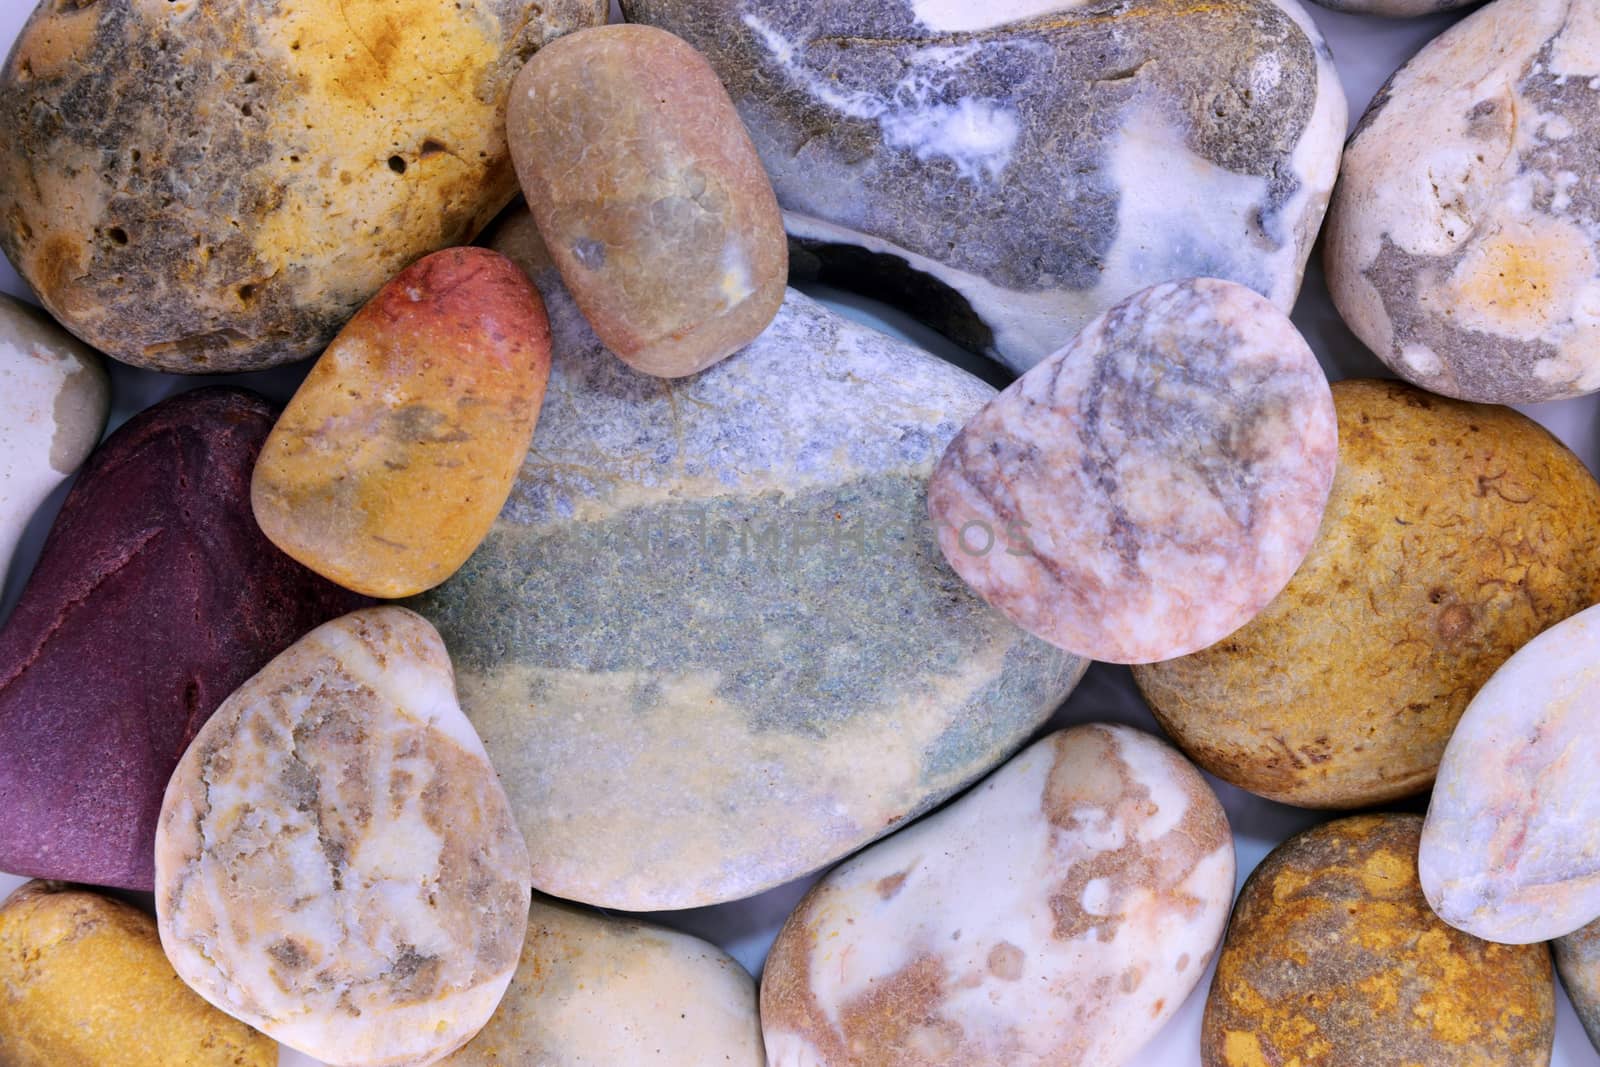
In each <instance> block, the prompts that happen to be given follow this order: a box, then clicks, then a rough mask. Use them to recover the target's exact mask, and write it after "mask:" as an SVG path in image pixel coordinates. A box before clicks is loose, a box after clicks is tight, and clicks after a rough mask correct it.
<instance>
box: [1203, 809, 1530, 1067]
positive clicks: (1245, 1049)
mask: <svg viewBox="0 0 1600 1067" xmlns="http://www.w3.org/2000/svg"><path fill="white" fill-rule="evenodd" d="M1421 829H1422V819H1421V818H1419V817H1418V816H1415V815H1360V816H1356V817H1354V818H1349V819H1341V820H1338V821H1337V822H1331V823H1326V824H1324V825H1322V826H1318V827H1315V828H1314V829H1311V830H1307V831H1306V832H1305V833H1302V834H1300V835H1298V836H1296V837H1293V838H1290V839H1289V840H1288V841H1286V842H1284V843H1283V844H1281V845H1279V846H1278V847H1277V848H1275V849H1274V850H1273V851H1272V853H1271V854H1270V855H1269V856H1268V857H1267V858H1266V859H1265V860H1264V861H1263V862H1262V863H1261V865H1260V866H1259V867H1257V868H1256V869H1255V871H1254V872H1252V874H1251V875H1250V880H1249V881H1247V882H1246V883H1245V887H1244V890H1243V892H1241V893H1240V895H1239V902H1238V905H1237V906H1236V907H1235V908H1234V912H1233V921H1232V923H1231V924H1230V925H1229V927H1228V939H1227V941H1226V942H1225V943H1224V944H1223V946H1222V955H1221V956H1220V957H1218V959H1217V976H1216V978H1215V980H1214V981H1213V982H1212V985H1211V995H1210V996H1209V997H1208V998H1207V1000H1206V1012H1205V1019H1204V1022H1203V1024H1202V1029H1201V1038H1200V1049H1201V1063H1202V1064H1203V1065H1204V1067H1265V1065H1268V1064H1274V1065H1276V1064H1298V1065H1300V1067H1353V1065H1358V1064H1360V1065H1369V1064H1370V1065H1373V1067H1377V1065H1379V1064H1389V1065H1395V1067H1399V1065H1402V1064H1404V1065H1420V1064H1426V1065H1428V1067H1544V1065H1547V1064H1549V1062H1550V1050H1551V1044H1552V1042H1553V1041H1554V1039H1555V1029H1556V1004H1555V983H1554V982H1553V981H1552V978H1551V973H1550V954H1549V952H1547V951H1546V950H1545V948H1544V946H1542V945H1515V946H1512V945H1494V944H1490V943H1489V942H1487V941H1480V940H1478V939H1477V938H1475V937H1470V936H1468V935H1466V934H1464V933H1462V932H1460V931H1459V930H1452V929H1451V928H1450V927H1448V926H1446V925H1445V924H1444V923H1442V922H1440V921H1439V919H1438V917H1437V916H1435V915H1434V914H1433V912H1431V911H1430V910H1428V902H1427V901H1426V900H1425V899H1423V896H1422V887H1421V886H1419V885H1418V884H1417V838H1418V836H1419V834H1420V832H1421Z"/></svg>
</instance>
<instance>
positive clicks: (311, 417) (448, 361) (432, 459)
mask: <svg viewBox="0 0 1600 1067" xmlns="http://www.w3.org/2000/svg"><path fill="white" fill-rule="evenodd" d="M549 376H550V324H549V322H548V321H547V320H546V318H545V313H544V301H543V300H541V299H540V297H539V294H538V291H537V290H535V289H534V288H533V284H532V283H531V282H529V281H528V279H527V276H526V275H524V274H523V273H522V271H521V269H520V268H518V267H517V266H516V264H514V263H512V262H511V261H510V260H508V259H506V258H505V257H504V256H501V255H499V254H498V253H495V252H491V251H489V250H487V249H483V248H451V249H447V250H445V251H443V252H437V253H435V254H433V255H431V256H428V257H426V258H425V259H423V260H421V261H420V262H418V263H416V264H413V265H412V266H411V267H408V268H407V269H406V270H404V271H402V272H401V273H400V274H399V275H398V276H397V277H396V278H395V279H394V280H393V281H391V282H390V283H389V284H388V285H386V286H384V288H383V289H382V290H381V291H380V292H379V293H378V295H377V296H376V297H375V298H374V299H373V301H372V302H371V303H370V304H368V305H367V306H366V307H365V308H363V309H362V311H361V313H360V314H358V315H357V316H356V317H355V318H354V319H353V320H351V322H350V324H349V325H347V326H346V327H345V328H344V330H343V331H342V332H341V333H340V334H339V336H338V338H337V339H335V340H334V342H333V344H332V345H331V346H330V347H329V348H328V350H327V351H326V352H325V353H323V355H322V358H321V359H320V360H318V361H317V365H316V366H315V367H314V368H312V371H311V374H310V375H309V376H308V377H307V378H306V380H305V383H304V384H303V385H301V387H300V391H299V392H297V393H296V394H295V396H294V399H293V400H292V401H290V402H289V406H288V408H287V409H286V410H285V411H284V413H283V416H282V417H281V418H279V420H278V424H277V426H275V427H274V428H273V430H272V435H271V436H270V437H268V438H267V443H266V445H265V446H263V447H262V449H261V458H260V459H259V460H258V461H257V463H256V468H255V477H254V480H253V482H252V483H251V503H252V505H253V507H254V509H255V516H256V519H257V521H258V522H260V524H261V529H262V530H263V531H264V532H265V533H266V535H267V536H268V537H269V538H271V539H272V541H273V543H274V544H276V545H277V546H278V547H279V548H281V549H283V551H284V552H286V553H288V554H289V555H290V556H293V557H294V558H295V559H297V560H299V561H300V562H301V563H304V564H305V565H306V566H307V567H310V568H311V569H312V570H314V571H316V572H317V573H319V574H321V575H323V576H324V577H326V578H329V579H331V580H332V581H335V582H338V583H339V584H340V585H342V586H345V587H346V588H348V589H354V590H356V591H357V592H361V593H366V594H368V595H370V596H378V597H391V598H393V597H403V596H411V595H413V594H415V593H420V592H422V591H423V590H424V589H430V588H432V587H433V586H435V585H438V584H439V583H440V582H442V581H444V580H445V579H446V578H448V577H450V575H452V574H454V573H455V572H456V569H457V568H458V567H460V566H461V564H462V563H463V562H465V561H466V559H467V557H468V556H470V555H471V554H472V551H473V549H475V548H477V547H478V543H479V542H480V541H482V540H483V537H484V535H485V534H487V533H488V532H489V527H490V525H491V524H492V523H493V522H494V520H495V516H496V515H498V514H499V513H500V508H501V506H502V505H503V504H505V502H506V497H507V496H508V495H510V493H511V486H512V484H513V483H514V482H515V481H516V477H517V471H518V470H519V469H521V466H522V459H523V457H524V456H525V455H526V454H527V451H528V442H529V441H530V440H531V439H532V438H533V427H534V423H535V422H536V421H537V419H538V417H539V405H540V404H541V403H542V402H543V399H544V387H545V382H546V380H547V379H548V378H549Z"/></svg>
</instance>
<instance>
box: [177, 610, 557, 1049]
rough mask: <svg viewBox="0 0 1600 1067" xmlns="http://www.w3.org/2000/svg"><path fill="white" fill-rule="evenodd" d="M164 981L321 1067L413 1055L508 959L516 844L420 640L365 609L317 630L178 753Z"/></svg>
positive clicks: (488, 1004) (435, 648) (445, 678)
mask: <svg viewBox="0 0 1600 1067" xmlns="http://www.w3.org/2000/svg"><path fill="white" fill-rule="evenodd" d="M155 851H156V917H157V922H158V923H159V926H160V931H161V943H162V945H163V946H164V947H165V948H166V951H167V955H168V957H169V958H171V960H172V963H173V966H174V967H176V968H177V970H178V973H179V974H180V975H181V976H182V977H183V980H184V981H185V982H188V983H189V985H190V986H192V987H193V988H194V989H195V990H196V991H197V992H198V993H199V994H200V995H201V996H203V997H205V998H206V999H207V1000H209V1001H211V1003H213V1004H215V1005H217V1006H218V1007H220V1008H222V1009H223V1010H224V1011H226V1012H228V1013H229V1014H230V1015H233V1016H234V1017H235V1018H238V1019H243V1020H244V1021H245V1022H248V1023H250V1024H251V1025H253V1026H255V1027H257V1028H258V1029H260V1030H261V1031H263V1032H264V1033H267V1034H269V1035H271V1036H272V1037H274V1038H276V1039H277V1040H279V1041H281V1042H283V1043H284V1044H286V1045H288V1046H290V1047H291V1048H295V1049H299V1050H300V1051H302V1052H305V1053H306V1054H308V1055H310V1056H313V1057H316V1058H317V1059H320V1060H323V1061H324V1062H326V1063H329V1064H333V1065H335V1067H401V1065H417V1064H425V1063H432V1062H434V1061H436V1060H437V1059H438V1058H439V1057H441V1056H443V1055H444V1054H446V1053H448V1052H451V1051H453V1050H454V1049H456V1048H458V1047H459V1046H460V1045H462V1044H463V1043H464V1042H466V1041H467V1040H468V1039H469V1038H471V1037H472V1035H473V1034H475V1033H476V1032H477V1031H478V1030H479V1029H480V1028H481V1027H482V1026H483V1025H484V1024H485V1023H486V1022H488V1021H489V1017H490V1015H491V1014H492V1013H493V1012H494V1008H495V1005H496V1004H498V1003H499V1002H500V998H501V996H502V995H503V994H504V993H505V990H506V987H507V985H509V984H510V982H511V975H512V972H513V971H514V970H515V968H516V964H517V957H518V954H519V953H520V952H521V949H522V939H523V934H524V932H525V930H526V928H527V919H528V902H529V892H528V850H527V847H526V846H525V845H524V844H523V841H522V837H521V835H520V834H519V833H518V832H517V828H516V824H515V822H514V820H513V819H512V817H511V812H510V809H509V807H508V806H507V804H506V797H505V793H504V792H503V791H502V790H501V788H500V784H499V782H498V781H497V780H496V779H495V774H494V768H493V767H491V766H490V765H489V761H488V757H487V756H486V755H485V754H484V751H483V745H482V743H481V742H480V741H479V740H478V736H477V734H475V733H474V732H473V730H472V726H471V724H470V723H468V722H467V719H466V716H464V715H462V714H461V709H460V707H459V706H458V705H457V703H456V695H455V689H454V686H453V685H452V677H451V668H450V657H449V655H448V654H447V653H446V652H445V647H444V643H443V642H442V641H440V640H439V635H438V634H437V633H436V632H435V631H434V629H433V627H431V626H429V625H428V624H427V622H426V621H425V620H424V619H422V618H420V617H419V616H417V615H415V614H413V613H412V612H409V611H406V610H405V609H404V608H396V607H381V608H369V609H367V610H365V611H360V612H356V613H355V614H352V615H347V616H345V617H344V618H341V619H336V620H334V621H333V622H330V623H327V624H325V625H323V626H320V627H318V628H317V629H316V630H313V631H312V632H311V633H309V634H307V635H306V636H305V637H304V638H302V639H301V640H299V641H298V642H296V643H295V644H294V646H293V647H291V648H290V649H289V650H288V651H286V652H285V653H283V655H281V656H279V657H278V658H277V659H275V660H273V661H272V662H271V663H270V664H268V665H267V667H266V668H265V669H264V670H263V671H262V672H261V673H260V674H258V675H256V676H255V677H254V678H252V679H250V681H248V682H246V683H245V684H244V685H243V686H241V687H240V688H239V690H238V692H236V693H234V694H233V696H231V697H229V698H228V700H227V702H226V703H224V704H223V706H222V707H221V708H218V709H217V714H216V715H215V716H214V717H213V718H212V720H211V722H209V723H207V724H206V728H205V729H204V730H202V731H201V732H200V735H199V736H198V737H197V738H195V742H194V745H193V746H192V747H191V748H190V749H189V751H188V752H187V753H185V754H184V757H183V760H182V762H181V763H179V765H178V769H177V771H176V772H175V773H174V774H173V776H172V783H171V785H170V786H169V787H168V788H167V794H166V798H165V800H164V802H163V804H162V807H161V824H160V829H159V831H158V833H157V835H156V848H155Z"/></svg>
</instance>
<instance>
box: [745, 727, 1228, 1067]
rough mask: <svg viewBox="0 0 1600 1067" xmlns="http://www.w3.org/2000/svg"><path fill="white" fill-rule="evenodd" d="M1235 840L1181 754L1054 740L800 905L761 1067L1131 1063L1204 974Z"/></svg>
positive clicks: (1109, 733) (780, 970)
mask: <svg viewBox="0 0 1600 1067" xmlns="http://www.w3.org/2000/svg"><path fill="white" fill-rule="evenodd" d="M1233 878H1234V856H1233V837H1232V834H1231V833H1230V832H1229V829H1228V822H1227V818H1226V816H1225V815H1224V814H1223V811H1222V806H1221V805H1220V804H1219V803H1218V802H1217V798H1216V796H1215V795H1214V794H1213V793H1212V792H1211V789H1210V787H1209V786H1207V785H1206V783H1205V781H1204V779H1202V778H1201V777H1200V775H1199V774H1198V773H1197V772H1196V771H1195V769H1194V768H1193V767H1191V766H1190V765H1189V764H1188V763H1187V762H1186V761H1185V760H1184V759H1183V758H1182V757H1181V756H1179V755H1178V754H1177V753H1176V752H1174V751H1173V750H1172V749H1170V748H1168V747H1167V746H1166V745H1165V744H1163V743H1161V742H1160V741H1157V740H1156V739H1155V738H1153V737H1150V736H1149V735H1147V734H1143V733H1140V732H1139V731H1137V730H1132V729H1128V728H1127V727H1122V726H1098V725H1095V726H1080V727H1076V728H1074V729H1071V730H1065V731H1062V732H1060V733H1056V734H1053V735H1051V736H1050V737H1047V738H1045V739H1044V740H1042V741H1040V742H1038V743H1036V744H1035V745H1033V746H1032V747H1031V748H1029V749H1027V750H1026V751H1025V752H1023V753H1022V754H1021V755H1020V756H1018V757H1017V758H1016V759H1014V760H1012V761H1011V762H1010V763H1009V764H1007V765H1006V766H1005V767H1003V768H1002V769H1001V770H999V771H998V772H996V773H995V774H994V775H993V776H991V777H990V778H989V779H987V780H986V781H984V782H982V783H981V784H979V785H978V786H977V787H976V788H974V789H973V791H972V792H971V793H969V794H968V795H967V796H966V797H964V798H963V799H961V800H959V801H957V802H956V803H955V804H953V805H951V806H950V807H949V808H947V809H945V810H944V811H942V812H940V813H939V814H937V815H934V816H931V817H929V818H927V819H925V820H923V821H922V822H920V823H918V824H917V825H915V826H913V827H911V828H910V829H908V830H905V831H902V832H901V833H899V834H897V835H895V836H894V837H892V838H890V839H889V840H887V841H885V842H883V843H882V844H879V845H876V846H874V847H873V848H870V849H868V850H867V851H866V852H864V853H862V854H861V855H859V856H857V857H856V858H855V859H852V860H850V861H848V862H847V863H845V864H843V865H842V866H840V867H838V868H836V869H835V870H834V871H833V872H831V873H830V874H828V875H827V876H826V877H825V878H824V879H823V880H822V881H821V882H820V883H819V884H818V885H817V887H816V888H815V889H813V890H812V891H811V893H810V894H809V895H808V896H807V897H806V898H805V899H804V900H803V901H801V903H800V906H799V908H798V909H797V910H796V911H795V913H794V914H793V915H792V916H790V918H789V921H788V922H787V923H786V924H785V926H784V928H783V931H782V932H781V933H780V934H779V935H778V940H777V943H776V944H775V945H774V946H773V949H772V954H771V955H770V956H769V957H768V959H767V966H766V972H765V974H764V976H763V979H762V986H761V1024H762V1029H763V1032H764V1034H765V1036H766V1045H767V1057H768V1061H769V1062H770V1063H771V1064H772V1067H846V1065H849V1067H945V1065H948V1064H957V1063H958V1064H961V1065H962V1067H1046V1065H1055V1064H1094V1065H1095V1067H1116V1065H1117V1064H1121V1063H1126V1062H1128V1061H1129V1060H1130V1059H1131V1058H1132V1057H1133V1055H1134V1054H1135V1053H1136V1052H1137V1051H1138V1049H1139V1048H1140V1047H1142V1046H1143V1045H1144V1044H1145V1043H1146V1042H1147V1041H1148V1040H1149V1039H1150V1038H1151V1037H1152V1036H1153V1035H1154V1034H1155V1032H1156V1031H1157V1030H1158V1029H1159V1028H1160V1027H1161V1025H1162V1024H1163V1023H1164V1022H1165V1021H1166V1020H1167V1019H1168V1018H1170V1017H1171V1016H1172V1014H1173V1013H1174V1012H1176V1011H1177V1009H1178V1006H1179V1005H1180V1004H1182V1003H1183V1001H1184V998H1186V997H1187V996H1188V995H1189V993H1190V992H1191V991H1192V990H1193V989H1194V987H1195V985H1196V984H1197V983H1198V982H1199V981H1200V979H1201V977H1202V976H1204V974H1205V971H1206V966H1207V965H1208V964H1209V962H1210V960H1211V955H1212V953H1213V952H1214V951H1215V950H1216V947H1217V943H1218V942H1219V941H1220V940H1221V937H1222V932H1223V927H1224V925H1225V924H1226V922H1227V913H1228V904H1229V902H1230V901H1231V900H1232V897H1233Z"/></svg>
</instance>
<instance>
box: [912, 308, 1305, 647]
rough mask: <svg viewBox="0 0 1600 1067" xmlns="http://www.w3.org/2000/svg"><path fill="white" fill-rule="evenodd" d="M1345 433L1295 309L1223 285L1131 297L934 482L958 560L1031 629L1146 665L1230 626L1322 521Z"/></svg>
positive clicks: (995, 414) (991, 418)
mask: <svg viewBox="0 0 1600 1067" xmlns="http://www.w3.org/2000/svg"><path fill="white" fill-rule="evenodd" d="M1336 453H1337V431H1336V427H1335V415H1334V409H1333V401H1332V399H1331V398H1330V397H1329V394H1328V383H1327V380H1326V379H1325V378H1324V377H1323V374H1322V371H1321V369H1320V368H1319V367H1318V366H1317V361H1316V357H1315V356H1313V355H1312V354H1311V349H1310V348H1308V347H1307V346H1306V343H1305V341H1304V340H1303V339H1302V338H1301V337H1300V335H1299V333H1297V332H1296V331H1295V328H1294V327H1293V326H1292V325H1291V324H1290V322H1289V320H1288V319H1287V318H1286V317H1285V316H1284V315H1283V314H1281V313H1280V312H1278V311H1277V310H1276V309H1275V308H1273V306H1272V305H1271V304H1269V303H1268V302H1267V301H1266V300H1264V299H1262V298H1261V297H1260V296H1258V295H1256V294H1255V293H1253V292H1251V291H1250V290H1248V289H1246V288H1244V287H1243V286H1240V285H1235V284H1233V283H1232V282H1222V281H1215V280H1212V279H1205V278H1199V279H1191V280H1189V281H1185V282H1174V283H1170V284H1167V285H1160V286H1157V287H1155V288H1153V289H1149V290H1146V291H1145V292H1143V293H1139V294H1137V295H1136V296H1133V297H1130V298H1129V299H1127V300H1126V301H1124V302H1123V303H1121V304H1119V305H1117V306H1116V307H1114V308H1112V309H1111V310H1110V311H1108V312H1107V313H1106V314H1105V315H1103V316H1101V317H1100V318H1098V319H1096V320H1095V321H1094V322H1092V323H1090V324H1089V326H1088V327H1086V328H1085V329H1084V331H1083V333H1082V334H1080V335H1079V336H1078V337H1077V338H1076V339H1075V340H1074V341H1073V342H1072V344H1070V345H1069V346H1067V347H1066V348H1065V349H1063V350H1062V351H1061V352H1058V353H1057V354H1056V355H1054V356H1052V357H1051V358H1050V359H1048V360H1046V361H1045V362H1044V363H1042V364H1040V365H1039V366H1038V367H1035V368H1034V369H1033V370H1031V371H1029V372H1028V373H1027V374H1025V375H1023V377H1022V378H1020V379H1019V380H1017V381H1016V382H1014V383H1013V384H1012V385H1011V386H1010V387H1009V388H1008V389H1006V391H1005V392H1004V393H1002V394H1001V395H1000V396H999V398H997V399H996V400H994V401H993V402H991V403H990V404H989V405H988V406H987V407H985V408H984V410H983V411H982V412H981V413H980V414H979V415H978V416H977V417H976V418H974V419H972V420H971V421H970V422H968V423H967V425H966V427H965V429H963V430H962V431H961V435H960V436H959V437H957V438H956V439H955V441H954V442H952V443H951V445H950V447H949V449H948V450H946V452H945V454H944V457H943V458H942V459H941V460H940V462H939V468H938V470H937V472H936V473H935V474H934V477H933V481H932V482H931V483H930V485H929V487H928V509H929V513H930V514H931V516H932V518H933V521H934V523H935V524H936V526H937V527H938V535H939V546H940V548H941V549H943V551H944V555H945V558H946V559H947V560H949V562H950V565H951V566H952V567H954V568H955V569H956V571H957V572H958V573H959V574H960V575H961V576H962V577H963V578H964V579H966V581H967V583H968V584H969V585H971V586H972V587H973V588H974V589H976V590H977V591H978V592H979V593H980V594H981V595H982V596H983V597H984V599H986V600H987V601H989V603H991V604H993V605H995V606H996V607H997V608H999V609H1000V610H1001V611H1003V612H1005V613H1006V614H1007V615H1008V616H1010V617H1011V618H1012V619H1014V620H1016V622H1018V623H1019V624H1020V625H1022V626H1023V627H1024V628H1026V629H1028V630H1029V631H1031V632H1033V633H1035V634H1038V635H1039V636H1040V637H1043V638H1044V639H1045V640H1047V641H1050V642H1051V643H1053V644H1056V645H1059V646H1060V647H1062V648H1065V649H1070V650H1071V651H1073V652H1076V653H1078V654H1080V655H1083V656H1087V657H1089V658H1091V659H1098V660H1106V661H1110V662H1116V663H1145V662H1150V661H1153V660H1162V659H1167V658H1170V657H1172V656H1180V655H1183V654H1184V653H1187V652H1193V651H1195V650H1196V649H1199V648H1204V647H1205V646H1207V645H1209V644H1211V643H1213V642H1215V641H1218V640H1221V639H1222V638H1224V637H1226V636H1227V635H1228V634H1230V633H1232V632H1233V631H1234V630H1236V629H1238V628H1239V627H1240V626H1242V625H1243V624H1244V623H1246V622H1248V621H1249V620H1250V619H1251V618H1252V617H1253V616H1254V615H1255V614H1256V613H1257V612H1258V611H1260V610H1261V609H1262V608H1263V607H1265V606H1266V605H1267V603H1268V602H1269V601H1271V599H1272V598H1273V597H1274V596H1276V595H1277V594H1278V592H1279V591H1280V590H1281V589H1282V588H1283V587H1284V585H1285V584H1286V583H1287V582H1288V581H1289V578H1290V576H1291V575H1292V574H1293V573H1294V570H1295V568H1296V567H1297V566H1299V564H1300V561H1301V559H1303V558H1304V557H1305V554H1306V551H1307V550H1308V549H1309V548H1310V547H1311V543H1312V541H1313V539H1314V538H1315V537H1316V533H1317V524H1318V523H1319V522H1320V521H1321V518H1322V509H1323V505H1324V503H1325V502H1326V501H1327V498H1328V491H1329V487H1330V485H1331V484H1332V481H1333V472H1334V465H1335V459H1336Z"/></svg>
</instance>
